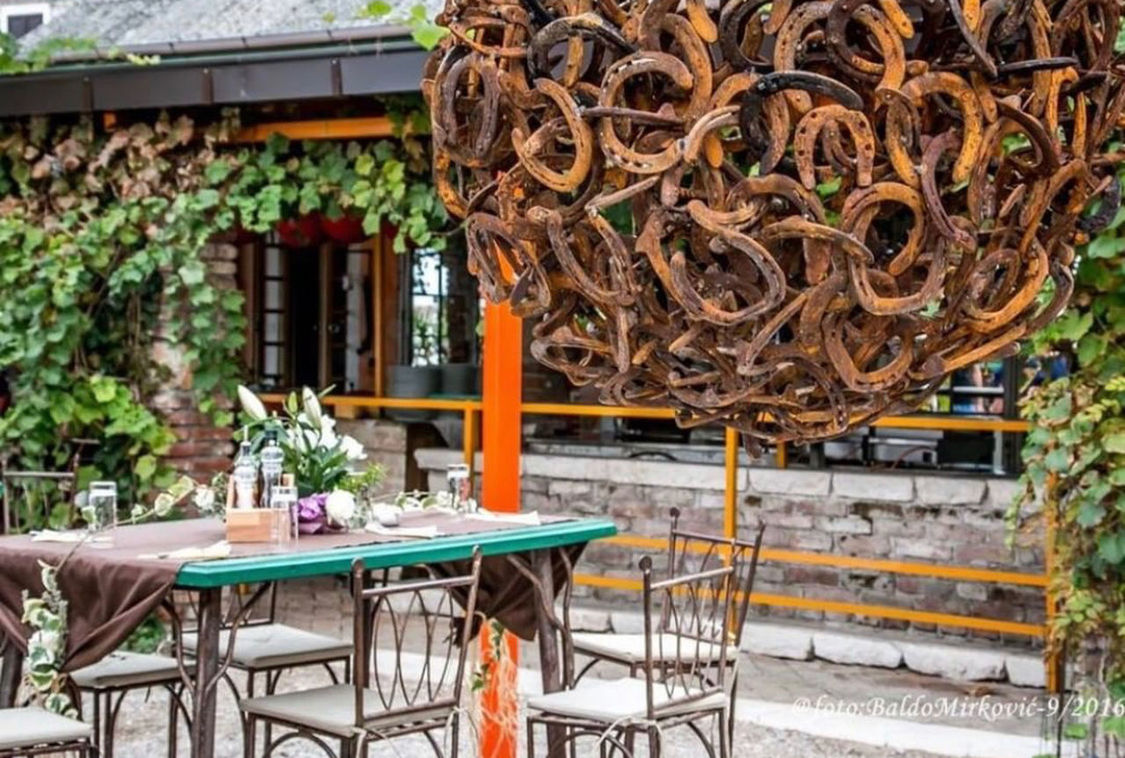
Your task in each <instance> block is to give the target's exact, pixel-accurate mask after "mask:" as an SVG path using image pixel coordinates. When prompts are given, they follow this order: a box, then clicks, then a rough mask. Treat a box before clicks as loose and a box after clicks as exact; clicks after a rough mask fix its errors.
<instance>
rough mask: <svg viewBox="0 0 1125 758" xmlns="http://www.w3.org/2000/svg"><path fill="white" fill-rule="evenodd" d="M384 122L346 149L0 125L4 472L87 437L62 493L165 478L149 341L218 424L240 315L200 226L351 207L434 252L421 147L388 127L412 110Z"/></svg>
mask: <svg viewBox="0 0 1125 758" xmlns="http://www.w3.org/2000/svg"><path fill="white" fill-rule="evenodd" d="M402 104H403V103H402V102H401V101H399V102H398V103H396V104H395V105H396V106H401V105H402ZM408 104H409V105H410V106H412V107H414V106H416V104H417V102H416V101H409V102H408ZM393 117H394V122H395V123H396V124H397V125H399V126H400V127H401V134H400V135H399V137H398V138H396V139H383V140H378V141H367V142H362V143H361V142H350V143H339V142H308V143H291V142H289V141H288V140H285V139H283V138H280V137H275V138H272V139H270V140H268V141H267V142H266V143H264V144H254V145H235V144H232V143H231V142H229V136H230V134H231V133H232V131H233V130H234V129H236V128H237V126H238V124H237V116H236V114H227V116H226V118H224V120H223V121H222V122H221V123H217V124H213V125H208V126H200V125H197V124H195V123H193V122H192V121H191V120H190V119H188V118H186V117H179V118H172V117H168V116H162V117H160V118H159V119H158V120H156V121H155V122H154V123H138V124H133V125H130V126H124V127H122V128H118V129H115V130H112V131H109V132H104V131H101V130H97V129H95V128H94V127H93V126H92V124H91V123H90V122H89V121H86V120H81V121H78V122H68V123H52V122H48V121H46V120H43V119H35V120H31V121H26V122H19V123H7V124H4V125H0V372H3V375H4V377H5V378H6V380H7V383H8V385H9V388H10V394H11V401H12V402H11V407H10V408H9V409H8V410H7V412H6V413H4V415H3V416H0V446H2V447H3V454H4V455H6V456H7V457H8V458H9V462H10V465H12V466H13V467H19V468H25V469H28V468H46V469H59V468H61V467H63V466H64V465H65V464H66V462H67V460H68V458H69V456H70V453H71V441H73V440H76V439H81V438H95V439H97V440H98V441H99V445H98V447H97V448H96V451H95V453H94V457H93V462H92V465H90V466H88V467H85V468H84V469H82V470H81V471H80V478H79V486H80V487H81V486H83V484H84V482H85V481H88V480H89V479H90V478H94V477H95V476H96V477H110V478H116V479H117V480H118V482H119V485H120V486H121V487H122V488H123V489H124V490H125V491H126V492H134V493H135V492H144V491H147V490H149V489H151V488H152V487H153V486H167V485H168V484H170V481H171V479H170V476H169V475H170V471H169V470H168V468H167V467H166V466H165V465H163V464H162V463H161V461H160V457H161V456H162V455H163V454H164V453H166V452H167V450H168V449H169V447H170V446H171V444H172V443H173V442H174V435H173V433H172V431H171V429H170V427H169V426H168V424H167V423H166V422H165V420H164V419H163V418H162V417H161V416H160V415H159V414H158V413H156V412H154V411H153V410H151V400H152V398H153V397H154V396H155V395H156V394H157V393H158V392H159V391H160V389H161V388H162V386H163V385H164V384H165V383H166V382H167V381H168V379H169V377H170V376H171V371H170V368H169V366H167V365H164V364H163V363H161V361H160V360H158V359H157V358H156V357H155V355H154V348H155V347H157V346H158V345H157V342H158V341H167V342H169V343H172V344H173V345H174V346H175V348H176V351H177V352H178V355H179V356H180V357H179V358H178V359H177V360H182V361H185V362H186V364H187V366H188V367H189V368H190V370H191V373H192V376H193V381H192V388H193V390H194V392H195V394H196V396H197V398H198V404H199V407H200V409H201V410H202V411H203V412H206V413H209V414H211V416H212V418H213V420H214V421H215V423H217V424H219V425H225V424H228V423H230V421H231V416H230V413H229V412H228V411H227V410H226V404H225V403H224V402H222V400H221V398H224V397H227V396H233V391H234V389H235V386H236V385H237V383H238V381H239V380H240V378H241V369H242V367H241V364H240V361H239V356H240V350H241V348H242V345H243V341H244V339H245V337H244V330H245V321H244V316H243V297H242V295H241V293H240V292H238V291H234V290H229V289H224V288H222V287H220V286H218V285H217V284H216V282H215V281H213V280H212V277H210V276H209V275H208V269H207V265H206V262H205V260H204V258H203V254H204V252H205V250H206V247H207V244H208V243H209V242H210V241H212V240H214V239H215V238H216V237H217V236H220V235H223V234H224V233H231V232H234V231H235V230H238V229H242V230H246V231H250V232H254V233H265V232H268V231H270V230H271V229H272V228H273V227H274V225H275V224H276V223H277V222H279V221H281V220H282V219H285V218H290V217H294V216H297V215H299V214H303V213H308V212H310V211H319V212H322V213H324V214H325V215H327V216H328V217H330V218H335V217H338V216H340V215H341V214H344V213H348V214H355V215H356V216H358V217H360V218H362V220H363V226H364V229H365V231H367V232H368V233H375V232H377V231H378V230H380V229H381V228H382V226H383V225H384V224H390V225H392V226H394V227H396V228H397V234H396V236H395V240H394V247H395V249H396V250H398V251H401V250H404V249H406V247H407V245H409V244H414V245H427V246H430V247H440V246H441V245H442V242H443V239H442V237H441V235H440V234H437V230H438V229H440V228H441V227H442V226H443V225H444V224H445V221H446V217H445V213H444V211H443V209H442V208H441V206H440V203H438V202H437V200H436V197H435V193H434V192H433V188H432V186H431V182H430V178H429V161H428V156H427V150H426V144H425V143H424V142H423V141H422V140H421V139H419V138H418V137H411V136H406V135H407V134H419V133H420V131H419V130H418V126H419V125H420V124H424V123H425V122H426V119H425V118H424V117H419V116H418V115H417V114H416V113H415V112H413V111H412V110H409V109H407V108H403V107H396V109H395V111H394V112H393ZM407 127H410V128H409V129H407ZM157 352H158V353H159V352H160V351H157ZM163 354H165V355H167V354H168V351H163Z"/></svg>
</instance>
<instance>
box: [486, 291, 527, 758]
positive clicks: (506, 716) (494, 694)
mask: <svg viewBox="0 0 1125 758" xmlns="http://www.w3.org/2000/svg"><path fill="white" fill-rule="evenodd" d="M481 390H482V392H481V416H482V418H481V448H482V451H483V453H484V466H483V471H481V503H482V504H483V505H484V507H486V508H488V509H489V510H493V511H518V510H519V509H520V445H521V440H520V421H521V410H520V401H521V399H522V390H523V324H522V322H521V321H520V319H519V318H517V317H516V316H514V315H512V310H511V307H510V306H508V305H507V304H504V305H492V304H489V305H486V306H485V310H484V367H483V371H482V376H481ZM489 637H490V635H489V634H487V633H485V634H482V635H481V660H482V662H483V663H484V664H485V666H486V671H487V672H488V681H487V684H486V685H485V689H484V693H483V694H482V695H481V736H480V742H481V745H480V748H481V749H480V754H481V756H482V758H515V756H516V739H517V729H518V725H519V703H518V701H517V699H516V674H517V670H518V669H517V664H518V659H517V655H518V652H519V649H518V648H517V646H516V638H515V637H514V636H513V635H512V634H510V633H508V632H505V633H504V637H503V640H502V641H501V642H500V645H499V647H500V648H501V651H500V653H499V654H497V651H496V650H495V649H494V647H493V644H492V641H491V640H490V639H489Z"/></svg>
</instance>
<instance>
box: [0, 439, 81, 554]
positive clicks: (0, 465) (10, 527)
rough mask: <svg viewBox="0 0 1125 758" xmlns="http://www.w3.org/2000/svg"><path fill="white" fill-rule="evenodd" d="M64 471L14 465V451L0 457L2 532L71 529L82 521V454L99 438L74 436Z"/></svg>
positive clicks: (21, 532) (0, 515) (0, 520)
mask: <svg viewBox="0 0 1125 758" xmlns="http://www.w3.org/2000/svg"><path fill="white" fill-rule="evenodd" d="M65 444H69V445H71V446H72V448H73V449H72V452H71V453H70V458H69V460H68V462H67V468H66V470H64V471H25V470H20V469H14V468H11V466H10V464H11V452H10V451H8V452H7V453H5V454H4V455H2V456H0V488H2V490H3V495H2V496H0V534H23V533H25V532H27V531H30V530H32V529H36V528H42V527H48V526H54V527H57V528H68V527H70V526H72V525H73V524H74V523H75V522H76V521H77V520H78V509H77V507H76V506H75V497H76V496H77V494H78V492H77V479H78V476H77V472H78V466H79V465H80V464H81V460H82V453H83V451H84V450H85V449H86V448H87V447H91V446H94V445H97V441H96V440H87V439H74V440H70V441H69V442H68V443H65Z"/></svg>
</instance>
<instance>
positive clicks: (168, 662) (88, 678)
mask: <svg viewBox="0 0 1125 758" xmlns="http://www.w3.org/2000/svg"><path fill="white" fill-rule="evenodd" d="M185 667H186V668H187V669H188V672H189V673H191V672H192V671H193V670H194V669H195V666H194V664H191V663H190V662H188V663H185ZM70 678H71V679H72V680H74V683H75V684H77V685H78V686H79V687H81V688H83V689H88V690H98V689H107V688H114V687H141V686H145V685H153V684H163V683H165V682H177V681H179V680H180V670H179V668H178V667H177V666H176V659H175V658H169V657H168V656H166V655H146V654H144V653H131V652H128V651H126V650H117V651H115V652H112V653H110V654H109V655H107V656H106V657H105V658H102V659H101V660H100V661H98V662H97V663H94V664H92V665H90V666H86V667H85V668H81V669H78V670H77V671H75V672H74V673H73V674H71V675H70Z"/></svg>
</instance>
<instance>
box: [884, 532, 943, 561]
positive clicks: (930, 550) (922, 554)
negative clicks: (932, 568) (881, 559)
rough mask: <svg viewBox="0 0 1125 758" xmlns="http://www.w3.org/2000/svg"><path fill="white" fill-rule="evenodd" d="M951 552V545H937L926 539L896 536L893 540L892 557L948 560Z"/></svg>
mask: <svg viewBox="0 0 1125 758" xmlns="http://www.w3.org/2000/svg"><path fill="white" fill-rule="evenodd" d="M951 553H952V549H951V548H950V546H949V545H935V544H934V543H933V542H930V541H929V540H925V539H909V538H902V537H896V538H894V539H893V540H891V557H893V558H921V559H923V560H934V561H948V560H949V558H950V554H951Z"/></svg>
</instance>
